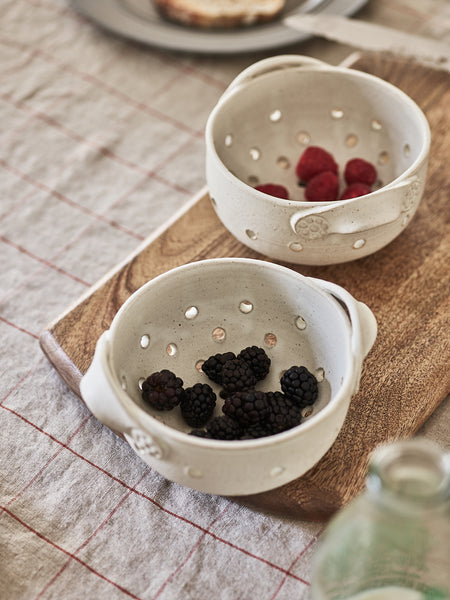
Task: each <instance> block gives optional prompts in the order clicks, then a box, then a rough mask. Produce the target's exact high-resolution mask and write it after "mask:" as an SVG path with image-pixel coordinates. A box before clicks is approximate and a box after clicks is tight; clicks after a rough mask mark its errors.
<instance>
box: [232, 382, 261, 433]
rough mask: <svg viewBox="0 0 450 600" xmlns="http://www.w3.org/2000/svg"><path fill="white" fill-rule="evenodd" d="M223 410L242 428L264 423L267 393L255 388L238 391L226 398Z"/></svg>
mask: <svg viewBox="0 0 450 600" xmlns="http://www.w3.org/2000/svg"><path fill="white" fill-rule="evenodd" d="M222 410H223V412H224V414H226V415H227V416H228V417H231V418H232V419H234V420H235V421H237V422H238V423H239V425H240V426H241V427H242V428H245V427H250V426H252V425H257V424H258V423H262V422H263V421H264V419H265V417H266V415H267V411H268V404H267V399H266V394H265V393H264V392H257V391H255V390H250V391H247V392H237V393H236V394H233V395H232V396H231V397H230V398H227V399H226V400H225V402H224V404H223V406H222Z"/></svg>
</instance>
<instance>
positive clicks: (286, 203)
mask: <svg viewBox="0 0 450 600" xmlns="http://www.w3.org/2000/svg"><path fill="white" fill-rule="evenodd" d="M292 70H295V71H296V72H298V73H302V72H305V73H306V72H307V73H309V72H311V71H314V72H317V73H320V74H324V73H327V72H333V73H338V74H342V75H345V76H350V77H353V78H356V79H358V78H359V79H362V80H368V81H371V82H374V83H375V84H376V85H379V86H380V87H381V88H385V89H387V90H389V91H390V92H391V93H393V94H394V95H396V96H397V97H399V98H400V99H401V100H402V101H404V102H406V103H407V104H408V105H409V106H410V108H411V110H412V111H413V112H415V114H416V115H417V118H418V123H419V125H420V128H421V131H422V135H423V145H422V148H421V149H420V152H419V154H418V155H417V157H416V159H415V160H414V162H413V163H412V164H411V165H410V166H409V167H408V168H407V169H406V170H405V171H403V173H401V174H400V175H398V176H397V177H396V178H395V179H393V180H392V181H390V182H389V183H388V184H386V185H384V186H383V187H381V188H379V189H377V190H374V191H372V192H370V193H369V194H365V195H364V196H358V197H356V198H349V199H347V200H332V201H328V202H327V201H307V200H285V199H284V198H277V197H276V196H271V195H270V194H266V193H265V192H261V191H259V190H256V189H255V188H254V187H252V186H251V185H250V184H248V183H245V181H242V179H240V178H239V177H237V176H236V175H234V174H233V173H232V172H231V171H230V170H229V169H228V167H227V166H226V165H225V164H224V162H223V161H222V159H221V158H220V156H219V155H218V153H217V150H216V144H215V140H214V135H213V128H214V125H215V122H216V120H217V117H218V115H220V112H221V110H222V109H223V107H224V106H226V105H227V104H229V103H230V102H232V101H233V99H235V97H236V95H238V94H239V93H240V92H242V91H243V89H245V88H246V87H248V86H250V85H252V84H253V83H255V82H256V81H258V80H259V79H262V78H269V77H271V76H272V75H274V74H275V73H279V71H269V72H267V73H264V74H262V75H260V76H259V77H258V78H255V79H254V80H252V81H250V82H247V83H246V84H245V86H244V85H242V86H238V87H236V89H232V90H230V91H226V92H225V94H226V97H224V95H223V96H222V97H221V98H220V99H219V101H218V102H217V104H216V105H215V107H214V108H213V110H212V111H211V113H210V115H209V117H208V119H207V122H206V128H205V142H206V156H207V161H208V156H209V158H211V157H213V158H214V160H215V161H216V163H217V165H219V167H220V168H221V169H222V171H223V173H224V174H225V176H226V177H227V178H228V179H229V180H230V181H231V182H232V183H233V184H234V185H237V186H238V187H239V188H241V190H242V191H249V190H251V193H252V194H255V195H256V196H257V197H258V196H259V197H261V198H265V199H270V200H271V201H272V202H275V203H276V204H278V205H279V206H280V207H287V208H295V207H297V208H305V207H315V206H346V205H349V204H354V203H355V202H357V201H358V200H359V199H360V198H365V199H367V198H371V197H376V196H378V195H380V194H382V193H384V192H385V191H388V190H390V189H392V188H396V187H397V186H398V185H399V184H401V182H402V181H404V180H405V179H408V177H409V176H410V175H411V174H412V173H414V172H415V171H416V170H417V169H418V168H419V167H420V165H421V164H422V163H423V162H424V161H425V160H426V158H427V156H428V154H429V151H430V144H431V131H430V126H429V123H428V120H427V118H426V116H425V114H424V112H423V111H422V109H421V108H420V106H419V105H418V104H417V103H416V102H415V101H414V100H413V99H412V98H411V97H410V96H408V94H406V93H405V92H403V91H402V90H401V89H400V88H398V87H397V86H395V85H393V84H392V83H389V82H388V81H385V80H384V79H381V77H378V76H377V75H372V74H371V73H366V72H364V71H359V70H358V69H352V68H350V67H340V66H334V65H329V64H327V63H323V64H320V65H308V66H307V67H305V66H299V67H292ZM308 146H309V144H308ZM308 146H306V148H307V147H308Z"/></svg>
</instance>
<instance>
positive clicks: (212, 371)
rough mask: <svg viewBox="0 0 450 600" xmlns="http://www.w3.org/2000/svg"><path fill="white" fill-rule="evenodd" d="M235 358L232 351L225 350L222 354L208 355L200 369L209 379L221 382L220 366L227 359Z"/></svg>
mask: <svg viewBox="0 0 450 600" xmlns="http://www.w3.org/2000/svg"><path fill="white" fill-rule="evenodd" d="M233 358H236V354H234V352H225V353H224V354H214V355H213V356H210V357H209V358H208V359H207V360H205V362H204V363H203V365H202V371H203V373H205V375H206V376H207V377H209V379H211V381H214V382H215V383H219V384H221V383H222V367H223V365H224V364H225V363H226V362H227V361H228V360H232V359H233Z"/></svg>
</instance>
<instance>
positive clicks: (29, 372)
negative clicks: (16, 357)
mask: <svg viewBox="0 0 450 600" xmlns="http://www.w3.org/2000/svg"><path fill="white" fill-rule="evenodd" d="M0 318H1V317H0ZM43 361H44V357H42V358H40V359H39V360H38V362H37V363H36V364H35V365H34V366H33V367H31V369H30V370H29V371H27V372H26V373H25V375H23V376H22V377H21V378H20V379H19V381H17V383H15V384H14V385H13V387H12V388H11V389H10V390H8V391H7V392H6V394H5V395H4V396H3V398H1V399H0V406H1V405H2V404H3V402H5V400H7V399H8V398H9V396H11V394H12V393H13V392H14V390H16V389H17V388H18V387H19V385H21V384H22V383H23V382H24V381H25V380H26V379H28V377H30V375H32V374H33V373H34V372H35V371H36V370H37V369H38V368H39V365H40V364H41V363H42V362H43Z"/></svg>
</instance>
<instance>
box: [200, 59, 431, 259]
mask: <svg viewBox="0 0 450 600" xmlns="http://www.w3.org/2000/svg"><path fill="white" fill-rule="evenodd" d="M309 145H314V146H321V147H323V148H325V149H326V150H328V151H329V152H331V153H332V154H333V156H334V157H335V160H336V162H337V163H338V164H339V166H340V173H341V175H342V173H343V171H344V166H345V163H346V162H347V161H348V160H349V159H351V158H363V159H365V160H367V161H370V162H372V163H373V164H374V165H375V166H376V168H377V171H378V176H379V181H378V184H377V186H375V187H376V188H377V189H375V191H373V192H372V193H370V194H368V195H366V196H361V197H359V198H355V199H351V200H338V201H334V202H305V201H304V195H303V189H302V188H301V187H299V185H298V181H297V177H296V176H295V166H296V164H297V161H298V159H299V157H300V155H301V153H302V152H303V151H304V149H305V148H306V147H307V146H309ZM429 145H430V131H429V126H428V123H427V120H426V118H425V116H424V114H423V113H422V111H421V110H420V108H419V107H418V106H417V105H416V104H415V103H414V102H413V100H412V99H411V98H409V97H408V96H407V95H406V94H404V93H403V92H402V91H400V90H399V89H398V88H396V87H394V86H393V85H391V84H389V83H387V82H385V81H383V80H382V79H380V78H378V77H375V76H373V75H369V74H366V73H363V72H360V71H357V70H354V69H348V68H341V67H333V66H330V65H327V64H325V63H323V62H320V61H318V60H315V59H311V58H308V57H303V56H295V55H285V56H277V57H272V58H269V59H265V60H262V61H260V62H258V63H256V64H254V65H252V66H250V67H249V68H248V69H246V70H245V71H243V72H242V73H241V74H240V75H239V76H238V77H237V78H236V79H235V80H234V81H233V82H232V84H231V85H230V86H229V88H228V89H227V90H226V91H225V93H224V94H223V96H222V98H221V99H220V100H219V102H218V104H217V106H216V107H215V108H214V110H213V111H212V113H211V115H210V117H209V119H208V123H207V127H206V178H207V184H208V187H209V191H210V195H211V198H212V202H213V205H214V207H215V210H216V212H217V215H218V217H219V218H220V219H221V221H222V222H223V224H224V225H225V226H226V227H227V229H228V230H229V231H230V232H231V233H232V234H233V235H234V236H235V237H236V238H237V239H238V240H240V241H241V242H242V243H244V244H246V245H247V246H249V247H250V248H252V249H253V250H256V251H258V252H261V253H263V254H265V255H266V256H270V257H272V258H274V259H277V260H282V261H287V262H291V263H299V264H311V265H325V264H332V263H340V262H347V261H350V260H354V259H357V258H361V257H363V256H366V255H368V254H371V253H373V252H375V251H377V250H379V249H380V248H382V247H383V246H385V245H386V244H388V243H389V242H391V241H392V240H393V239H394V238H395V237H396V236H397V235H399V234H400V233H401V232H402V231H403V229H404V228H405V227H406V226H407V225H408V223H409V222H410V220H411V218H412V216H413V215H414V213H415V211H416V209H417V206H418V204H419V201H420V198H421V196H422V193H423V188H424V184H425V177H426V169H427V161H428V153H429ZM264 183H278V184H281V185H284V186H285V187H286V188H287V189H288V190H289V198H290V200H282V199H278V198H274V197H273V196H270V195H267V194H265V193H263V192H260V191H257V190H255V189H254V187H255V185H257V184H264ZM342 187H343V182H342V177H341V189H342Z"/></svg>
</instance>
